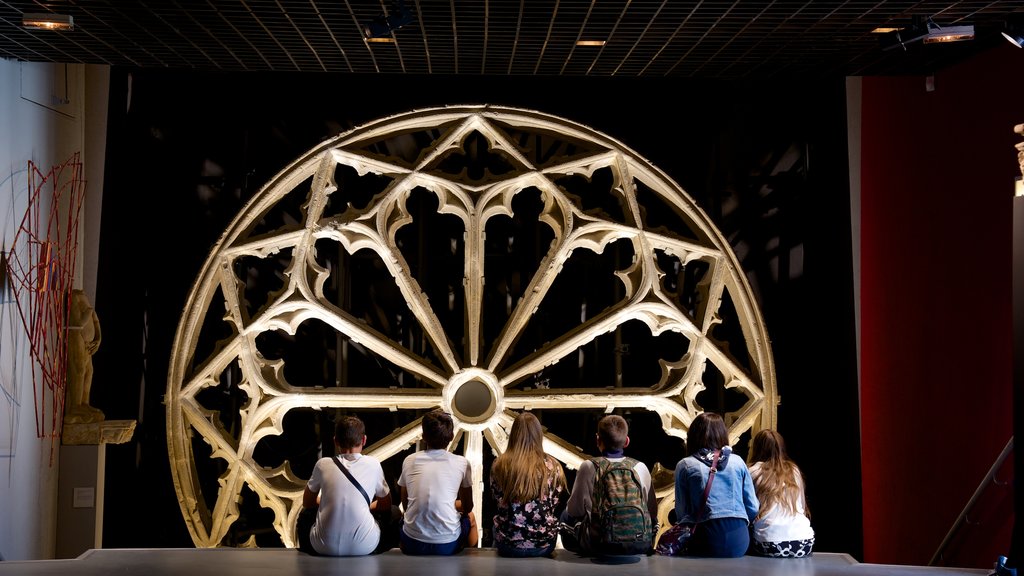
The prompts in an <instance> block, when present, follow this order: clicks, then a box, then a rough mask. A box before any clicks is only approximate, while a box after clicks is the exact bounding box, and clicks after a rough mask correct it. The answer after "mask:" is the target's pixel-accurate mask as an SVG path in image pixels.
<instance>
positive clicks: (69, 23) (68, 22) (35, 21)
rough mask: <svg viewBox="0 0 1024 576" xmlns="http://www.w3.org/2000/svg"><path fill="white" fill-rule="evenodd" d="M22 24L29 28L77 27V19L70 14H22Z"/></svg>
mask: <svg viewBox="0 0 1024 576" xmlns="http://www.w3.org/2000/svg"><path fill="white" fill-rule="evenodd" d="M21 26H22V27H23V28H28V29H29V30H64V31H71V30H74V29H75V20H74V19H73V18H72V17H71V16H70V15H68V14H22V15H21Z"/></svg>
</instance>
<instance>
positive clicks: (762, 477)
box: [750, 430, 814, 558]
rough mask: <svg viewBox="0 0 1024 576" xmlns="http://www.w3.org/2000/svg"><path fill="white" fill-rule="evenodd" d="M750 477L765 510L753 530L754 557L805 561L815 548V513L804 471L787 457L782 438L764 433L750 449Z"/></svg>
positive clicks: (772, 433)
mask: <svg viewBox="0 0 1024 576" xmlns="http://www.w3.org/2000/svg"><path fill="white" fill-rule="evenodd" d="M750 462H751V465H750V476H751V478H753V480H754V490H755V491H756V492H757V499H758V500H760V502H761V509H760V510H759V511H758V514H757V517H756V518H754V523H753V525H752V527H751V550H750V551H751V553H752V554H755V555H757V556H770V557H772V558H801V557H804V556H809V555H810V554H811V552H812V551H813V548H814V529H813V528H811V512H810V510H809V509H808V507H807V498H806V495H805V494H804V478H803V474H801V473H800V468H799V467H797V465H796V463H795V462H793V461H792V460H790V458H789V456H788V455H787V454H786V443H785V441H784V440H783V439H782V434H779V433H778V432H776V431H775V430H761V431H760V432H758V433H757V435H756V436H754V442H753V444H752V446H751V449H750Z"/></svg>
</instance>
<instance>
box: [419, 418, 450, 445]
mask: <svg viewBox="0 0 1024 576" xmlns="http://www.w3.org/2000/svg"><path fill="white" fill-rule="evenodd" d="M454 437H455V423H454V422H452V417H451V415H450V414H448V413H447V412H445V411H444V410H442V409H440V408H435V409H434V410H431V411H430V412H427V413H426V414H424V415H423V441H424V442H425V443H426V444H427V448H432V449H437V448H447V447H448V443H449V442H451V441H452V438H454Z"/></svg>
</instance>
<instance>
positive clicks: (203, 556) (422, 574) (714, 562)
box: [0, 548, 991, 576]
mask: <svg viewBox="0 0 1024 576" xmlns="http://www.w3.org/2000/svg"><path fill="white" fill-rule="evenodd" d="M601 573H604V574H608V575H614V576H635V575H644V576H683V575H686V576H704V575H710V574H714V575H723V574H724V575H728V576H744V575H749V576H847V575H862V576H863V575H874V574H884V575H891V576H913V575H917V576H954V575H965V574H974V575H986V574H990V573H991V570H977V569H966V568H941V567H924V566H891V565H882V564H861V563H859V562H857V561H856V560H854V559H853V558H852V557H850V556H849V555H847V554H835V553H822V552H816V553H815V554H814V555H813V556H811V557H809V558H800V559H772V558H756V557H753V556H745V557H743V558H734V559H710V558H668V557H661V556H653V557H646V556H645V557H639V558H638V559H637V561H636V562H635V563H631V564H607V563H600V562H596V561H594V560H593V559H590V558H582V557H579V556H577V555H575V554H573V553H571V552H566V551H565V550H558V551H556V553H555V557H554V558H501V557H499V556H498V555H497V553H496V552H495V551H494V550H493V549H489V548H473V549H469V550H466V551H463V552H462V553H461V554H459V555H457V556H449V557H437V556H434V557H424V556H404V555H403V554H402V553H401V552H400V551H398V550H397V549H396V550H391V551H389V552H387V553H385V554H382V555H379V556H362V557H355V558H327V557H316V556H309V555H306V554H304V553H302V552H299V551H297V550H294V549H288V548H204V549H191V548H190V549H177V548H176V549H141V548H135V549H103V550H89V551H87V552H85V553H84V554H82V555H81V556H79V557H78V558H75V559H72V560H35V561H7V562H0V575H18V576H21V575H35V576H65V575H75V576H78V575H83V576H91V575H96V576H99V575H103V576H108V575H117V576H134V575H139V576H260V575H263V574H268V575H269V574H273V575H275V576H281V575H287V574H298V575H301V576H338V575H345V576H350V575H351V576H377V575H389V576H390V575H392V574H394V575H401V576H469V575H472V576H497V575H500V576H549V575H552V576H596V575H598V574H601Z"/></svg>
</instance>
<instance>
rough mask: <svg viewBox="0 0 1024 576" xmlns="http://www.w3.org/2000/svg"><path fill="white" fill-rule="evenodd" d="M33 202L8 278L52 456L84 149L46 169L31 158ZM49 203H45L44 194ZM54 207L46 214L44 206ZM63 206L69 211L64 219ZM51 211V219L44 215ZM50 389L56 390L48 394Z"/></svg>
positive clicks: (39, 425)
mask: <svg viewBox="0 0 1024 576" xmlns="http://www.w3.org/2000/svg"><path fill="white" fill-rule="evenodd" d="M28 191H29V198H28V206H27V208H26V210H25V215H24V216H23V217H22V219H21V224H20V226H19V227H18V231H17V232H16V233H15V235H14V240H13V242H12V243H11V248H10V251H9V253H8V254H7V281H8V282H10V288H11V291H12V292H13V295H14V302H15V303H16V305H17V307H18V314H19V315H20V316H21V322H22V325H23V326H24V328H25V331H26V332H27V334H28V340H29V355H30V356H31V358H32V362H33V365H34V367H35V368H36V369H33V370H32V393H33V394H32V395H33V401H34V403H35V416H36V436H37V437H39V438H47V437H48V438H51V443H50V452H51V459H52V456H53V453H54V448H55V446H56V445H57V442H56V440H57V439H59V438H60V435H61V428H62V427H63V420H64V395H65V388H66V384H67V355H68V352H67V350H68V347H67V334H68V332H67V331H68V318H69V315H70V311H71V290H72V288H73V287H74V286H73V282H74V273H75V259H76V257H77V254H78V220H79V214H80V211H81V208H82V201H83V199H84V198H85V180H84V179H83V177H82V162H81V160H80V154H79V153H77V152H76V153H75V154H74V155H73V156H72V157H71V158H70V159H68V160H67V161H66V162H64V163H63V164H60V165H58V166H54V167H53V168H51V169H50V171H49V172H48V173H46V174H43V172H42V171H40V170H39V168H37V167H36V165H35V163H33V162H32V161H31V160H29V162H28ZM46 193H49V198H48V200H49V203H48V204H44V202H43V200H44V199H45V196H44V194H46ZM47 205H48V206H49V212H48V213H47V214H45V215H44V214H43V207H44V206H47ZM62 210H63V211H65V212H64V213H65V214H66V215H67V216H66V219H65V220H64V221H62V220H61V213H62ZM44 216H45V218H46V219H45V221H44V220H43V217H44ZM47 392H49V393H50V394H49V395H48V394H47Z"/></svg>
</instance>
